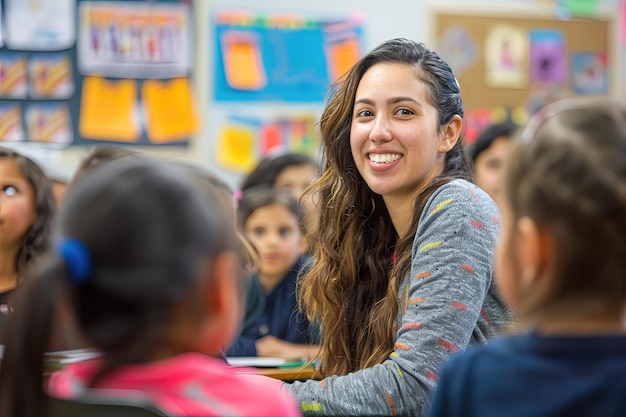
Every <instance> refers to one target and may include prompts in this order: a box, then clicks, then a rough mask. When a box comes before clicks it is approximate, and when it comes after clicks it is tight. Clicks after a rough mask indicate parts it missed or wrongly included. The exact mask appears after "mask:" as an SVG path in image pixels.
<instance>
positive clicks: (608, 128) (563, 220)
mask: <svg viewBox="0 0 626 417" xmlns="http://www.w3.org/2000/svg"><path fill="white" fill-rule="evenodd" d="M624 161H626V106H625V105H624V104H622V103H617V102H613V101H609V100H606V99H601V100H600V99H596V100H589V99H566V100H563V101H560V102H556V103H553V104H551V105H549V106H548V107H546V108H544V109H543V110H542V111H540V112H539V113H538V114H537V115H535V116H533V118H531V120H530V122H529V123H528V126H527V127H526V129H525V130H524V132H523V133H522V136H521V138H520V140H519V142H518V143H515V145H514V148H513V151H512V153H511V155H510V158H509V159H508V160H507V168H506V173H505V182H504V197H505V200H504V202H503V205H502V222H503V233H502V236H501V238H500V242H499V245H498V251H497V255H496V270H497V274H496V279H497V283H498V285H499V288H500V292H501V293H502V295H503V297H504V298H505V299H506V300H507V301H508V303H509V304H510V305H511V306H512V307H513V308H514V309H515V310H516V312H517V315H518V318H519V321H520V323H521V325H522V333H521V334H520V335H516V336H510V337H505V338H502V339H499V340H494V341H491V342H490V343H489V344H487V345H484V346H480V347H476V348H474V349H470V350H468V351H467V352H465V353H461V354H459V355H458V356H456V357H453V358H452V359H451V360H450V361H449V362H448V363H447V364H446V365H445V366H444V368H443V370H442V373H441V375H440V380H439V383H438V387H437V390H436V392H435V396H434V400H433V403H432V408H431V410H430V416H432V417H443V416H447V417H452V416H459V417H460V416H463V417H474V416H475V417H478V416H480V417H490V416H534V417H543V416H545V417H548V416H550V417H557V416H558V417H560V416H563V417H565V416H579V417H580V416H590V417H591V416H624V415H626V396H625V395H624V392H625V390H626V322H625V315H624V313H625V304H626V275H625V274H624V271H626V257H625V256H624V254H626V163H625V162H624Z"/></svg>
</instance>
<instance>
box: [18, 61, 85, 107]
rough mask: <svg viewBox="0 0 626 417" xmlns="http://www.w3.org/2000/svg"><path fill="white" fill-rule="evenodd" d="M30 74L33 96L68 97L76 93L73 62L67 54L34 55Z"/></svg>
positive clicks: (48, 97)
mask: <svg viewBox="0 0 626 417" xmlns="http://www.w3.org/2000/svg"><path fill="white" fill-rule="evenodd" d="M28 74H29V78H30V95H31V97H33V98H38V99H68V98H70V97H72V96H73V95H74V78H73V76H72V62H71V60H70V57H69V55H67V54H49V55H32V56H31V58H30V60H29V62H28Z"/></svg>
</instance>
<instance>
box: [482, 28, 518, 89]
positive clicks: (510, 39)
mask: <svg viewBox="0 0 626 417" xmlns="http://www.w3.org/2000/svg"><path fill="white" fill-rule="evenodd" d="M485 68H486V72H485V77H486V79H485V83H486V84H487V85H488V86H490V87H499V88H524V87H526V85H527V84H528V34H527V33H526V32H525V31H523V30H521V29H519V28H516V27H514V26H509V25H498V26H495V27H493V28H492V29H491V30H490V31H489V33H488V35H487V38H486V40H485Z"/></svg>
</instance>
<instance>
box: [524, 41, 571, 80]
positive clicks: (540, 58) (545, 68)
mask: <svg viewBox="0 0 626 417" xmlns="http://www.w3.org/2000/svg"><path fill="white" fill-rule="evenodd" d="M566 53H567V51H566V49H565V38H564V37H563V34H562V33H561V32H559V31H557V30H544V29H535V30H531V31H530V80H531V82H545V83H559V84H562V83H565V82H566V80H567V67H566V65H567V61H566Z"/></svg>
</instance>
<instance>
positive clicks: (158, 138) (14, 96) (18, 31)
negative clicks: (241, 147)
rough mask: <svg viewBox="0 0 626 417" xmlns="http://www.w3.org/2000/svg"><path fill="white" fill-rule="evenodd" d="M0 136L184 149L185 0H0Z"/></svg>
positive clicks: (189, 121)
mask: <svg viewBox="0 0 626 417" xmlns="http://www.w3.org/2000/svg"><path fill="white" fill-rule="evenodd" d="M0 4H2V5H3V6H4V7H3V8H2V10H1V11H2V12H5V16H3V17H4V18H3V19H0V21H2V23H3V24H4V26H5V28H6V32H5V34H6V38H5V41H6V42H5V46H3V47H0V141H12V142H18V141H19V142H21V141H24V142H37V143H43V144H47V145H51V146H57V147H58V146H69V145H81V144H94V143H123V144H133V145H147V146H171V145H177V146H180V145H182V146H185V145H187V144H188V140H189V138H190V137H191V136H192V135H193V134H195V132H197V131H198V128H199V120H200V119H199V116H198V114H197V109H196V103H195V99H194V97H193V94H192V92H191V90H192V88H191V83H190V78H191V67H192V64H191V53H190V51H191V48H192V33H193V31H192V27H191V15H192V14H191V8H192V6H191V2H190V1H188V0H159V1H158V3H156V2H146V1H144V0H127V1H116V0H100V1H99V0H90V1H87V0H4V2H0Z"/></svg>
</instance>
